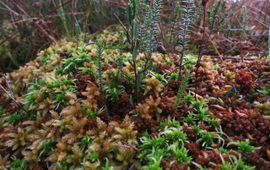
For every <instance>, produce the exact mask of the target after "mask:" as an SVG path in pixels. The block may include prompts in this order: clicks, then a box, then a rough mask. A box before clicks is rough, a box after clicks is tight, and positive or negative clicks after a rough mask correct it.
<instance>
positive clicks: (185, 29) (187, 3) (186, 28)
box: [178, 0, 194, 74]
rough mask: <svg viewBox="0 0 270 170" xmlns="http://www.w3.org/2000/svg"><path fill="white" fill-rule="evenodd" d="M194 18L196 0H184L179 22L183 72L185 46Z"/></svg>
mask: <svg viewBox="0 0 270 170" xmlns="http://www.w3.org/2000/svg"><path fill="white" fill-rule="evenodd" d="M193 18H194V0H183V7H182V16H181V21H180V23H179V27H180V31H179V34H178V36H179V37H180V42H179V45H180V46H181V49H180V51H179V55H180V61H179V73H180V74H181V71H182V68H183V59H184V55H185V48H186V46H187V43H188V34H189V32H190V26H191V23H192V21H193Z"/></svg>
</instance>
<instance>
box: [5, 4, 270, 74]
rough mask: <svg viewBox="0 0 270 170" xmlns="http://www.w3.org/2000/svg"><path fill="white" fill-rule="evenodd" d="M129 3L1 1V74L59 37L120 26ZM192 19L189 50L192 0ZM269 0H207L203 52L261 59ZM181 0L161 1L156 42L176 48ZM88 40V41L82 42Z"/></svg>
mask: <svg viewBox="0 0 270 170" xmlns="http://www.w3.org/2000/svg"><path fill="white" fill-rule="evenodd" d="M127 3H128V0H0V16H1V18H0V72H8V71H11V70H13V69H16V68H18V67H19V66H20V65H23V64H24V63H26V62H27V61H29V60H31V59H33V58H34V57H35V56H36V53H37V52H39V51H40V50H42V49H44V48H46V47H48V46H49V45H50V44H51V43H54V42H56V41H57V40H58V39H61V38H66V39H75V40H76V39H78V36H79V34H80V33H90V34H91V33H95V32H99V31H101V30H103V29H104V28H106V27H107V26H109V25H111V24H119V22H120V20H121V21H123V23H125V7H126V5H127ZM195 5H196V17H195V22H194V26H193V29H192V37H191V42H190V46H189V47H190V49H192V50H194V51H196V50H197V48H198V47H197V46H198V44H200V43H202V42H201V41H200V40H201V39H200V37H201V36H202V26H203V25H202V6H201V0H195ZM269 9H270V2H269V0H238V1H236V0H232V1H230V0H209V2H208V6H207V16H206V18H207V24H206V27H207V37H208V38H207V40H208V41H207V42H203V43H205V45H206V46H205V49H206V51H205V53H207V54H212V55H223V54H224V55H245V56H246V55H251V54H256V55H262V56H263V55H265V54H266V52H267V39H268V35H269V27H270V11H269ZM179 17H181V0H164V1H163V6H162V20H161V22H160V24H159V31H160V37H159V38H160V42H161V44H162V46H164V47H165V49H166V50H167V51H168V52H170V51H174V50H175V49H171V47H174V46H175V43H176V42H177V38H175V37H176V36H175V30H177V29H178V28H177V27H178V23H177V21H178V20H179ZM85 40H87V39H85Z"/></svg>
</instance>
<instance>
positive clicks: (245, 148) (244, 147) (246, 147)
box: [228, 140, 255, 153]
mask: <svg viewBox="0 0 270 170" xmlns="http://www.w3.org/2000/svg"><path fill="white" fill-rule="evenodd" d="M228 145H234V146H236V147H237V149H238V150H239V151H241V152H243V153H250V152H252V151H253V150H254V149H255V147H254V146H252V145H250V142H249V140H246V141H235V142H230V143H229V144H228Z"/></svg>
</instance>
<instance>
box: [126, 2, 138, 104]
mask: <svg viewBox="0 0 270 170" xmlns="http://www.w3.org/2000/svg"><path fill="white" fill-rule="evenodd" d="M138 5H139V0H129V3H128V7H127V17H128V30H127V39H128V42H129V43H130V46H131V52H132V60H131V61H130V62H131V65H132V67H133V71H134V80H135V82H134V84H135V90H134V96H135V100H137V98H138V90H139V88H138V86H139V79H138V71H137V65H136V59H137V56H138V49H139V39H138V26H137V23H136V16H137V13H138Z"/></svg>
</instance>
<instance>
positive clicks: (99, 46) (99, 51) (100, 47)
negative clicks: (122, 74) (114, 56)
mask: <svg viewBox="0 0 270 170" xmlns="http://www.w3.org/2000/svg"><path fill="white" fill-rule="evenodd" d="M103 46H104V45H103V42H102V41H98V42H97V55H98V85H99V87H100V89H103V87H102V64H101V61H102V53H103Z"/></svg>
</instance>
